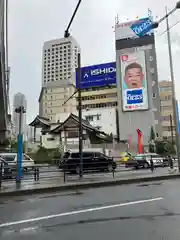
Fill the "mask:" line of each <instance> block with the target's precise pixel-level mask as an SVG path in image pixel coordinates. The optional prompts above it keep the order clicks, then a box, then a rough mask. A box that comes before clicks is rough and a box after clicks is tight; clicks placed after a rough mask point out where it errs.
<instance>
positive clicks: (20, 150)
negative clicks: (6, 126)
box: [15, 106, 25, 183]
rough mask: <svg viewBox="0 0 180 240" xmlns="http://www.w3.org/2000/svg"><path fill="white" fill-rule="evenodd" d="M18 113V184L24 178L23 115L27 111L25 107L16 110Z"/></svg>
mask: <svg viewBox="0 0 180 240" xmlns="http://www.w3.org/2000/svg"><path fill="white" fill-rule="evenodd" d="M15 112H16V113H18V114H19V133H18V137H17V145H18V146H17V176H16V183H20V182H21V177H22V154H23V136H22V117H23V113H25V109H24V107H23V106H20V107H19V108H16V110H15Z"/></svg>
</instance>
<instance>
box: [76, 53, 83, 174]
mask: <svg viewBox="0 0 180 240" xmlns="http://www.w3.org/2000/svg"><path fill="white" fill-rule="evenodd" d="M77 74H78V110H79V158H80V173H79V177H80V178H82V177H83V158H82V149H83V129H82V99H81V54H80V53H78V67H77Z"/></svg>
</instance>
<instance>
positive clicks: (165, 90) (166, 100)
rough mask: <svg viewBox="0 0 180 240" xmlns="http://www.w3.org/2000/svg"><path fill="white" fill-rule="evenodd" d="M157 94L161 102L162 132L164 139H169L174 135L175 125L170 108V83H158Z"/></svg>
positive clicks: (171, 108)
mask: <svg viewBox="0 0 180 240" xmlns="http://www.w3.org/2000/svg"><path fill="white" fill-rule="evenodd" d="M159 93H160V100H161V117H162V120H161V122H162V131H163V137H164V138H170V137H171V136H172V134H173V136H174V135H175V125H174V118H173V106H172V82H170V81H161V82H159Z"/></svg>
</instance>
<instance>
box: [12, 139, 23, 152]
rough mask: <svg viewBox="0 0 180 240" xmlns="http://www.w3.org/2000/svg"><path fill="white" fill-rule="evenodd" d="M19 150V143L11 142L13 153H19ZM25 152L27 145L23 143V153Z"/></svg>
mask: <svg viewBox="0 0 180 240" xmlns="http://www.w3.org/2000/svg"><path fill="white" fill-rule="evenodd" d="M17 150H18V143H17V141H12V142H11V151H15V152H17ZM24 151H25V144H24V143H23V152H24Z"/></svg>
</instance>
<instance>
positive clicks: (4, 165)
mask: <svg viewBox="0 0 180 240" xmlns="http://www.w3.org/2000/svg"><path fill="white" fill-rule="evenodd" d="M0 169H1V170H0V171H2V172H1V173H0V174H1V176H2V178H3V179H7V178H12V169H11V167H10V166H9V164H8V162H7V161H6V160H4V159H3V158H1V157H0Z"/></svg>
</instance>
